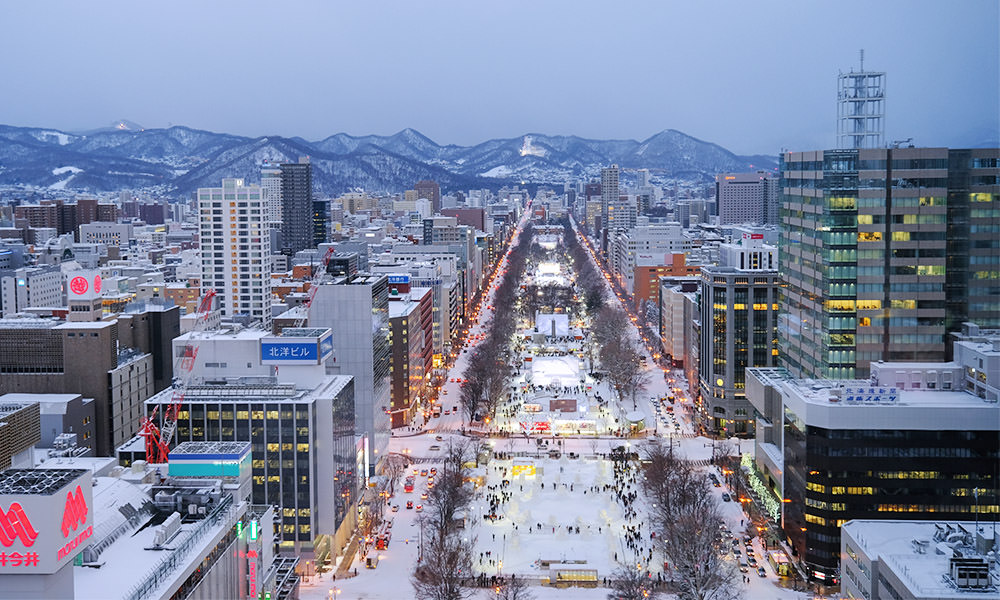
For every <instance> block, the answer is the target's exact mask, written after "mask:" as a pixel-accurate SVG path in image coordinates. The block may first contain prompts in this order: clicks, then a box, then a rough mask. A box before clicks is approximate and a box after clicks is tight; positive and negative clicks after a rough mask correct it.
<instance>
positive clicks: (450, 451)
mask: <svg viewBox="0 0 1000 600" xmlns="http://www.w3.org/2000/svg"><path fill="white" fill-rule="evenodd" d="M474 452H475V448H474V445H473V442H471V441H470V440H465V441H463V442H460V443H454V444H449V445H448V447H447V448H445V457H444V462H443V464H442V465H441V469H440V470H439V471H438V474H437V477H436V481H437V484H436V485H435V486H434V487H433V488H431V489H430V490H428V492H427V501H426V502H424V512H423V514H422V515H421V520H422V521H423V525H425V526H427V527H428V528H430V529H431V530H432V531H433V532H434V534H435V535H438V536H439V537H440V536H445V535H448V534H450V533H452V532H454V531H455V529H456V526H455V519H456V517H458V515H459V514H460V513H461V512H463V511H465V510H466V509H468V507H469V505H470V504H471V503H472V496H473V493H472V488H471V487H470V486H468V485H466V484H465V478H466V476H467V475H468V468H466V466H465V463H467V462H468V461H469V460H471V459H472V458H473V454H474Z"/></svg>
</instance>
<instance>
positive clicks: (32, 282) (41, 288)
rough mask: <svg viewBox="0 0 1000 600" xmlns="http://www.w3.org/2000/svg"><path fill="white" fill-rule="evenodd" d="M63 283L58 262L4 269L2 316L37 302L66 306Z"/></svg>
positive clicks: (0, 274)
mask: <svg viewBox="0 0 1000 600" xmlns="http://www.w3.org/2000/svg"><path fill="white" fill-rule="evenodd" d="M62 284H63V275H62V271H60V269H59V267H58V266H45V267H21V268H20V269H8V270H0V316H4V317H6V316H10V315H13V314H14V313H17V312H20V311H22V310H24V309H26V308H29V307H33V306H63V299H62Z"/></svg>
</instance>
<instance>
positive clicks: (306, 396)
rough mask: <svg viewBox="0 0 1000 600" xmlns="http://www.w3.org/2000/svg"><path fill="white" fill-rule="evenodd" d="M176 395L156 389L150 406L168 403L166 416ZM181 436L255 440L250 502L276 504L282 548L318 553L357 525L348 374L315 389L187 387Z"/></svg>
mask: <svg viewBox="0 0 1000 600" xmlns="http://www.w3.org/2000/svg"><path fill="white" fill-rule="evenodd" d="M171 399H172V398H171V391H170V390H167V391H166V392H165V393H162V394H158V395H157V396H154V397H153V398H151V399H149V400H148V401H147V402H146V404H147V411H148V412H149V411H151V410H152V408H153V407H154V406H158V405H162V406H159V408H160V410H158V411H157V415H158V416H159V418H160V419H161V420H162V415H163V414H164V412H165V409H166V405H167V404H168V403H169V402H171ZM161 425H162V423H161ZM175 441H176V442H178V443H180V442H187V441H249V442H250V450H251V458H252V463H251V477H252V495H251V501H252V502H253V503H254V504H270V505H274V506H276V507H277V509H276V513H275V522H276V523H277V532H278V533H277V535H278V540H279V541H280V545H281V547H282V548H287V549H289V550H293V549H294V550H295V551H297V552H302V551H307V552H308V551H314V552H315V554H316V556H317V558H320V556H321V555H322V554H325V553H327V552H329V551H330V545H331V543H332V542H333V539H332V538H333V537H337V533H338V531H339V530H340V529H341V528H342V527H343V526H344V525H345V524H346V525H347V527H346V528H347V529H350V528H351V527H353V518H354V513H353V512H352V511H351V507H352V506H354V505H356V503H357V499H358V486H359V483H358V478H357V456H356V450H355V447H356V445H355V438H354V385H353V382H352V381H351V379H350V378H349V377H327V378H326V379H325V380H324V382H323V383H322V384H321V385H319V386H317V387H316V388H315V389H312V390H302V389H296V386H295V385H294V384H286V383H259V384H249V383H243V382H230V383H225V384H219V385H195V386H189V387H188V389H187V390H186V391H185V394H184V404H183V406H182V408H181V410H180V411H179V412H178V415H177V431H176V437H175Z"/></svg>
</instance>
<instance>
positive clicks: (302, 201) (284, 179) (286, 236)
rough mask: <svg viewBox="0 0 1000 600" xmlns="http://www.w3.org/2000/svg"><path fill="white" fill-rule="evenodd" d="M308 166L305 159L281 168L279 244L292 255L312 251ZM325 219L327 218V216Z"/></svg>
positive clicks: (311, 201) (286, 164) (309, 165)
mask: <svg viewBox="0 0 1000 600" xmlns="http://www.w3.org/2000/svg"><path fill="white" fill-rule="evenodd" d="M313 211H314V206H313V193H312V165H311V164H310V163H309V158H308V157H305V156H304V157H302V158H300V159H299V162H297V163H283V164H282V165H281V245H282V248H288V249H291V252H293V253H295V252H298V251H299V250H305V249H306V248H314V247H315V244H314V243H313V239H314V235H315V229H314V226H313ZM327 218H328V217H327Z"/></svg>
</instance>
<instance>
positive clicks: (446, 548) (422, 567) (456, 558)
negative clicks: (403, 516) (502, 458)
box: [410, 440, 476, 600]
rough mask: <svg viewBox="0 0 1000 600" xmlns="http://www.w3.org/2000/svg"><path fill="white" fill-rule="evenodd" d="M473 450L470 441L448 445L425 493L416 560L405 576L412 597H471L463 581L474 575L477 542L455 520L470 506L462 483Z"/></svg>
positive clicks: (467, 489)
mask: <svg viewBox="0 0 1000 600" xmlns="http://www.w3.org/2000/svg"><path fill="white" fill-rule="evenodd" d="M475 452H476V449H475V446H474V444H473V442H471V441H469V440H465V441H463V442H460V443H453V444H449V445H448V446H447V447H446V448H445V452H444V462H443V463H442V465H441V468H440V469H439V470H438V472H437V475H436V477H435V481H436V485H435V486H434V487H433V488H431V489H430V490H428V491H427V500H426V501H424V511H423V513H422V514H421V515H420V517H419V518H418V521H417V522H418V524H419V525H420V531H421V542H420V557H419V559H418V561H417V568H416V570H415V571H414V572H413V576H412V577H411V578H410V582H411V583H412V585H413V591H414V595H415V597H416V598H419V599H420V600H461V599H463V598H468V597H469V596H471V595H472V589H471V588H470V587H469V586H468V583H469V580H470V578H471V577H472V575H473V574H472V554H473V549H474V548H475V542H476V540H475V538H474V537H473V536H472V534H471V533H468V531H467V530H466V529H465V528H464V526H463V525H462V524H461V521H460V519H462V518H465V516H466V515H465V513H467V512H468V510H469V508H470V506H471V504H472V499H473V491H472V486H471V484H467V483H466V481H465V480H466V478H467V476H468V468H467V467H466V466H465V465H466V464H467V463H468V462H469V460H470V458H471V457H472V455H473V454H474V453H475Z"/></svg>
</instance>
